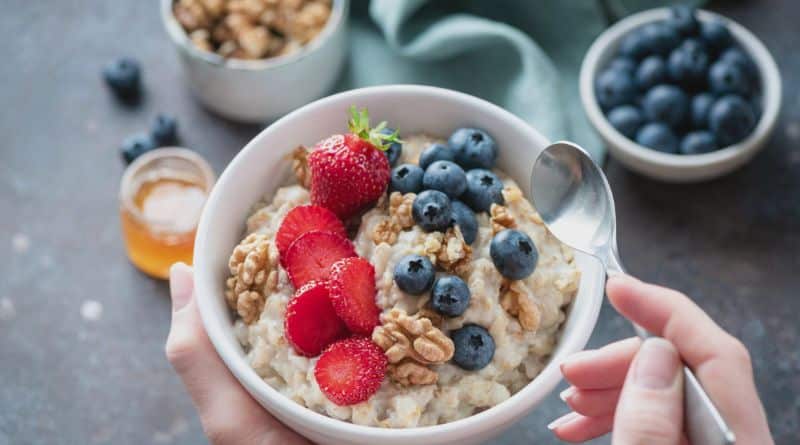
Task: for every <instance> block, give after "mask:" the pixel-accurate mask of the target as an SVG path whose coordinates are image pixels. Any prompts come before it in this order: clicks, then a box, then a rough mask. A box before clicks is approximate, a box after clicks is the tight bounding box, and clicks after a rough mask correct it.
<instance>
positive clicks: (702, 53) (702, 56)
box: [667, 40, 708, 88]
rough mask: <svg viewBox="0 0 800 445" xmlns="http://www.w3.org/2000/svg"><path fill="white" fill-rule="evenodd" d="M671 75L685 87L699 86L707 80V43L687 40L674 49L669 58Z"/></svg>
mask: <svg viewBox="0 0 800 445" xmlns="http://www.w3.org/2000/svg"><path fill="white" fill-rule="evenodd" d="M667 71H668V72H669V77H670V78H671V79H672V80H673V81H675V82H676V83H678V84H679V85H682V86H684V87H689V88H699V87H702V86H703V84H704V83H705V81H706V73H707V71H708V53H707V52H706V49H705V45H702V44H699V43H697V41H694V40H687V41H685V42H684V43H683V44H681V46H679V47H677V48H675V49H674V50H672V52H671V53H670V55H669V59H668V60H667Z"/></svg>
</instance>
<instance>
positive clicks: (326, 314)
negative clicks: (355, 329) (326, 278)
mask: <svg viewBox="0 0 800 445" xmlns="http://www.w3.org/2000/svg"><path fill="white" fill-rule="evenodd" d="M283 327H284V331H285V333H286V339H287V340H289V343H290V344H291V345H292V347H294V350H295V351H297V353H298V354H300V355H304V356H306V357H315V356H317V355H319V354H320V352H322V350H323V349H325V348H327V347H328V346H329V345H330V344H331V343H333V342H335V341H336V340H340V339H342V338H344V337H347V335H348V332H347V326H345V324H344V322H342V320H341V319H339V317H338V316H337V315H336V311H334V309H333V306H332V305H331V301H330V297H329V296H328V288H327V286H326V285H325V282H323V281H312V282H310V283H307V284H306V285H305V286H303V287H301V288H300V289H299V290H298V291H297V292H295V294H294V297H293V298H292V300H291V301H289V304H288V305H287V306H286V318H285V319H284V320H283Z"/></svg>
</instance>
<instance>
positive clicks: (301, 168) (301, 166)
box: [292, 145, 311, 188]
mask: <svg viewBox="0 0 800 445" xmlns="http://www.w3.org/2000/svg"><path fill="white" fill-rule="evenodd" d="M308 153H309V150H308V148H306V147H305V146H303V145H298V146H297V148H295V149H294V151H292V171H293V172H294V175H295V177H296V178H297V183H298V184H300V185H302V186H303V187H305V188H311V172H309V171H308Z"/></svg>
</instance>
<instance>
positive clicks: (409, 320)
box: [372, 308, 455, 385]
mask: <svg viewBox="0 0 800 445" xmlns="http://www.w3.org/2000/svg"><path fill="white" fill-rule="evenodd" d="M381 321H382V322H383V325H381V326H378V327H377V328H375V331H373V333H372V341H374V342H375V343H376V344H377V345H378V346H380V347H381V348H382V349H383V350H384V351H385V353H386V358H387V359H388V360H389V375H390V376H391V377H392V378H393V379H394V380H395V381H397V382H398V383H400V384H402V385H409V384H412V385H427V384H431V383H434V382H436V379H437V378H438V376H437V375H436V372H435V371H433V370H432V369H430V368H428V365H438V364H442V363H444V362H446V361H448V360H450V359H451V358H453V352H454V351H455V345H454V344H453V341H452V340H451V339H450V338H449V337H448V336H446V335H445V334H444V333H443V332H442V331H441V330H439V328H437V327H435V326H434V325H433V323H432V322H431V320H430V319H428V318H426V317H422V316H420V314H417V315H408V314H407V313H406V312H405V311H403V310H401V309H397V308H395V309H392V310H390V311H389V312H388V313H386V314H383V315H381Z"/></svg>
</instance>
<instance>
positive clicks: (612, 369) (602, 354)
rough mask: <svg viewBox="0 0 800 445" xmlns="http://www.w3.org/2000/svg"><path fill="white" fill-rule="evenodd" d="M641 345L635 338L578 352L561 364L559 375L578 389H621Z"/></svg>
mask: <svg viewBox="0 0 800 445" xmlns="http://www.w3.org/2000/svg"><path fill="white" fill-rule="evenodd" d="M641 343H642V341H641V340H639V339H638V338H635V337H634V338H628V339H626V340H621V341H618V342H615V343H611V344H609V345H606V346H604V347H602V348H600V349H596V350H589V351H582V352H578V353H577V354H573V355H572V356H570V357H568V358H567V359H566V360H565V361H564V362H563V363H562V364H561V372H562V373H563V374H564V378H566V379H567V381H569V382H570V383H572V384H573V385H574V386H577V387H578V388H581V389H610V388H621V387H622V384H623V382H625V375H626V374H627V373H628V367H629V366H630V364H631V360H633V357H634V356H635V355H636V351H638V350H639V346H640V345H641Z"/></svg>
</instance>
